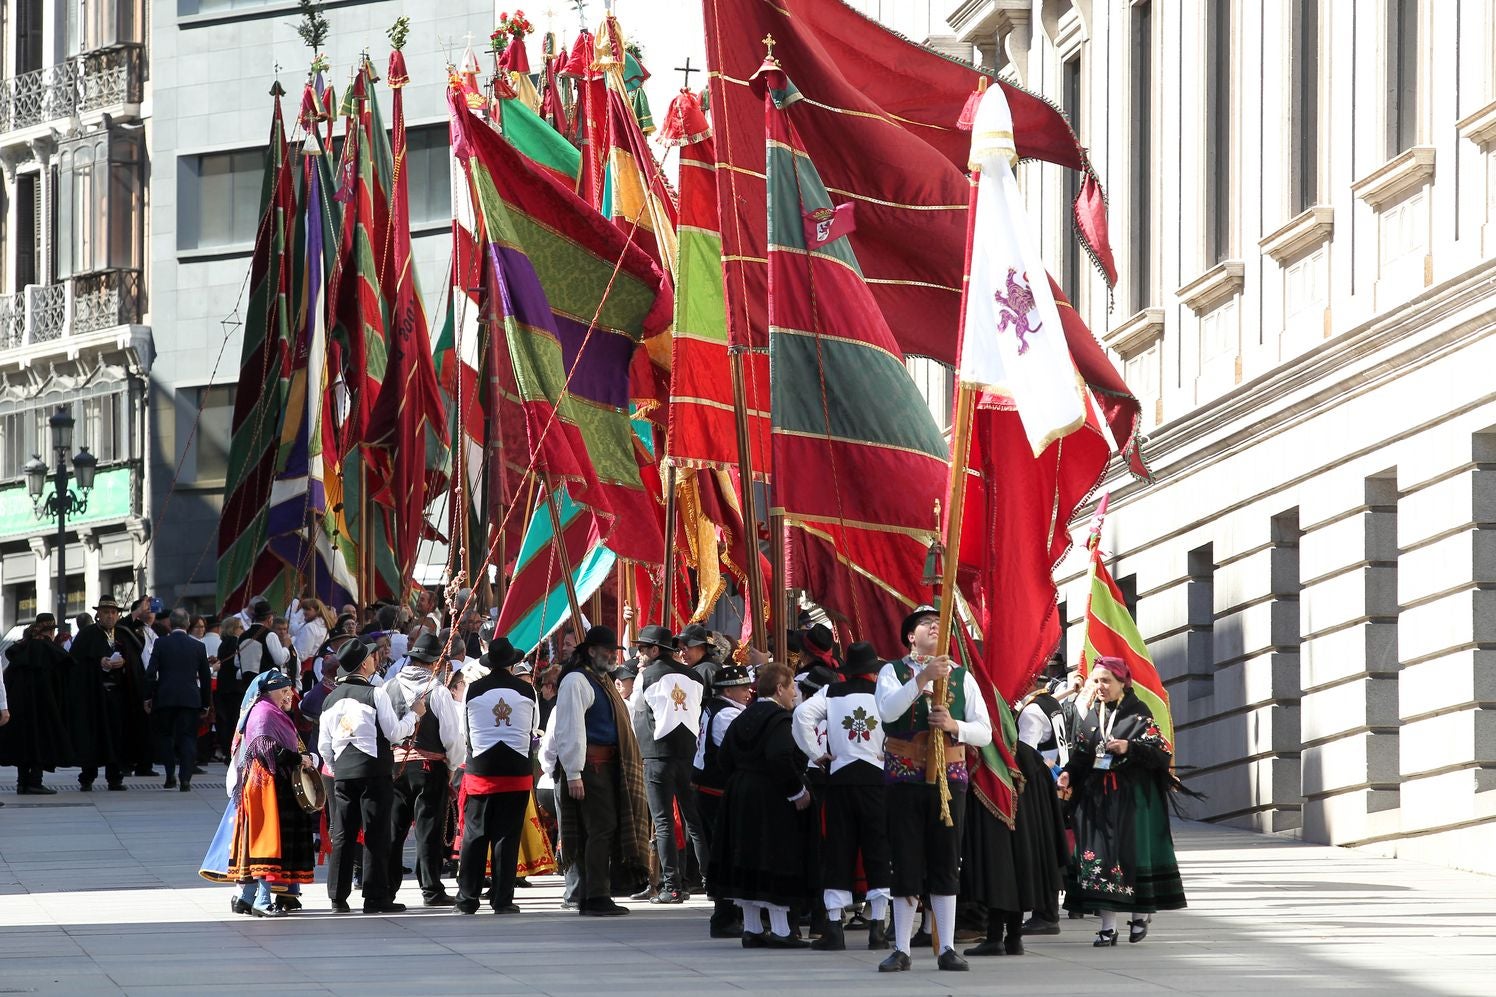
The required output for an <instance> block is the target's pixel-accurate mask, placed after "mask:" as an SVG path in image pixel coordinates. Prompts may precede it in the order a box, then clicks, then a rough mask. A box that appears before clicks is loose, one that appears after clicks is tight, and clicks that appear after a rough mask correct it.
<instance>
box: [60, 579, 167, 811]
mask: <svg viewBox="0 0 1496 997" xmlns="http://www.w3.org/2000/svg"><path fill="white" fill-rule="evenodd" d="M72 656H73V667H72V668H71V669H69V673H68V676H67V678H66V679H65V680H64V685H63V704H62V708H63V709H64V711H66V713H67V716H68V721H69V727H68V729H69V730H70V731H71V732H72V734H73V750H74V752H75V755H76V757H75V761H76V762H77V763H78V765H79V767H80V771H79V773H78V788H79V789H81V790H83V791H84V792H87V791H88V790H91V789H93V784H94V779H95V778H97V777H98V774H99V766H100V765H103V766H104V775H105V778H106V779H108V781H109V788H110V789H112V790H119V791H122V790H124V788H125V783H124V772H125V769H126V768H127V767H128V768H133V767H134V765H135V760H136V759H137V758H139V759H141V760H146V759H149V757H150V751H149V747H148V746H147V747H144V748H142V747H141V746H140V745H138V744H137V743H136V741H137V739H138V737H139V733H138V732H137V730H136V723H135V720H134V714H135V712H136V711H137V710H138V711H140V713H141V716H144V692H145V689H144V686H145V674H144V669H143V668H140V669H139V672H138V673H137V668H139V666H140V644H139V642H138V641H137V640H136V638H135V636H134V635H133V634H131V633H130V632H129V631H128V630H127V629H126V628H125V627H124V626H123V625H122V624H121V621H120V607H119V603H117V602H115V601H114V599H112V598H111V597H109V596H105V597H104V598H103V599H100V600H99V604H98V605H97V606H95V607H94V622H93V624H92V625H90V626H87V627H84V628H83V629H82V630H81V631H79V632H78V635H77V636H76V637H74V638H73V647H72ZM140 726H141V727H142V728H143V727H144V724H141V725H140Z"/></svg>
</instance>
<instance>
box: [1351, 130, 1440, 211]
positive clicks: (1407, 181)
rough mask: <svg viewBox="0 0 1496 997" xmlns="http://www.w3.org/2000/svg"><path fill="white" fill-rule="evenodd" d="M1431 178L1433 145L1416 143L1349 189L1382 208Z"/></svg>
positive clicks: (1425, 184)
mask: <svg viewBox="0 0 1496 997" xmlns="http://www.w3.org/2000/svg"><path fill="white" fill-rule="evenodd" d="M1433 179H1434V147H1433V146H1431V145H1415V146H1413V148H1411V149H1409V150H1408V151H1407V152H1403V153H1399V154H1398V155H1396V156H1393V157H1392V158H1391V159H1389V160H1388V161H1387V162H1385V163H1383V164H1382V165H1381V166H1379V167H1378V168H1377V169H1375V170H1373V171H1372V172H1371V173H1370V174H1368V175H1367V176H1364V177H1362V178H1361V179H1360V180H1357V181H1356V182H1355V183H1353V184H1351V193H1352V194H1355V195H1356V196H1357V197H1359V198H1360V199H1361V200H1363V201H1365V202H1366V203H1367V204H1369V205H1371V206H1372V207H1373V208H1376V209H1377V210H1381V209H1382V208H1383V207H1385V206H1386V205H1388V204H1391V203H1392V202H1394V201H1399V200H1401V199H1402V198H1404V197H1406V196H1407V195H1408V194H1411V193H1413V191H1415V190H1417V189H1418V188H1420V187H1424V186H1427V185H1428V184H1430V183H1432V182H1433Z"/></svg>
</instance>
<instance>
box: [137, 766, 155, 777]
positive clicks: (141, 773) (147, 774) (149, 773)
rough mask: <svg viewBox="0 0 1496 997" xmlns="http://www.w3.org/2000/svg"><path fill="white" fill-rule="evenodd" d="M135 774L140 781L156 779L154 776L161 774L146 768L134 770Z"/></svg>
mask: <svg viewBox="0 0 1496 997" xmlns="http://www.w3.org/2000/svg"><path fill="white" fill-rule="evenodd" d="M135 774H136V775H137V776H139V777H140V778H142V779H154V778H156V776H158V775H160V774H161V773H160V772H157V771H156V770H155V769H153V768H151V767H149V766H147V767H145V768H140V769H136V770H135Z"/></svg>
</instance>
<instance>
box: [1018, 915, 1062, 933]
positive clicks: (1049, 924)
mask: <svg viewBox="0 0 1496 997" xmlns="http://www.w3.org/2000/svg"><path fill="white" fill-rule="evenodd" d="M1023 933H1024V934H1025V935H1058V934H1059V933H1060V926H1059V924H1058V923H1057V922H1055V921H1046V920H1044V919H1043V918H1042V917H1031V918H1029V919H1028V920H1027V921H1024V922H1023Z"/></svg>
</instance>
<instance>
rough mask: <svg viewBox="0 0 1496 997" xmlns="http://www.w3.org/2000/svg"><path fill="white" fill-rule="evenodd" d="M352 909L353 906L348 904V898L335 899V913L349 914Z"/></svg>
mask: <svg viewBox="0 0 1496 997" xmlns="http://www.w3.org/2000/svg"><path fill="white" fill-rule="evenodd" d="M352 910H353V908H352V907H349V906H348V901H346V900H334V901H333V902H332V912H333V913H334V914H347V913H349V912H351V911H352Z"/></svg>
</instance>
